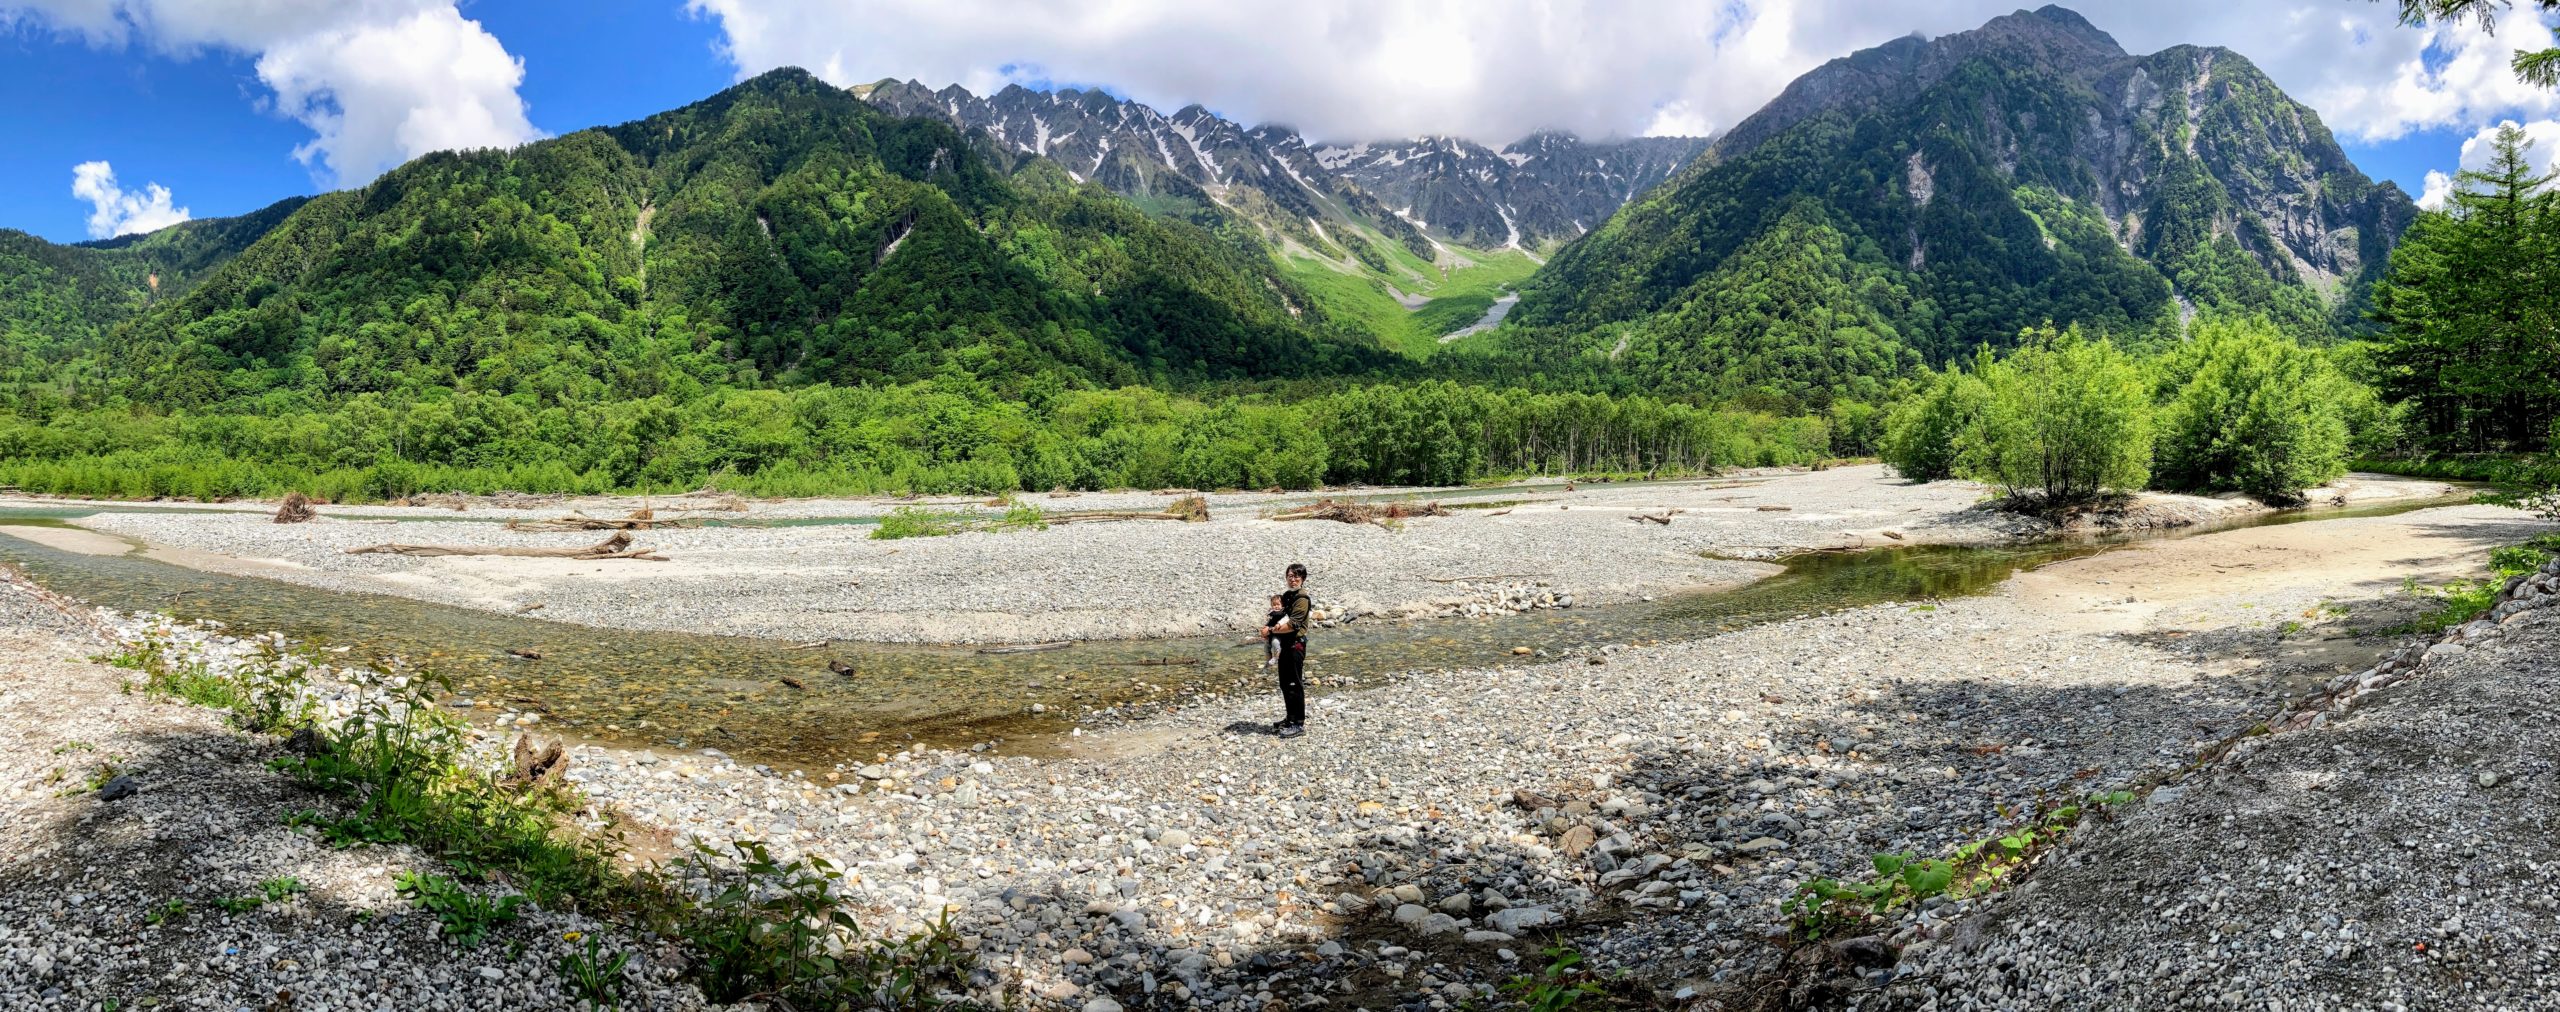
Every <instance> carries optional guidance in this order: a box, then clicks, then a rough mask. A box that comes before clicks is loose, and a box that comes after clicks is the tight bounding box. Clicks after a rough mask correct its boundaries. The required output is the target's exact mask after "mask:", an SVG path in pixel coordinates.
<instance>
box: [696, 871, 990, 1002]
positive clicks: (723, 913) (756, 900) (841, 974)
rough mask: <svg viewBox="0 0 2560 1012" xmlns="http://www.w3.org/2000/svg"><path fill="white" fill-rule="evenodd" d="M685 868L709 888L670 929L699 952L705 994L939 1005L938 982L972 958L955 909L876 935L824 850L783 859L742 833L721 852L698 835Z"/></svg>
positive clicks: (950, 978)
mask: <svg viewBox="0 0 2560 1012" xmlns="http://www.w3.org/2000/svg"><path fill="white" fill-rule="evenodd" d="M681 872H682V874H683V875H685V876H686V877H688V878H691V879H694V880H698V881H700V882H703V883H704V884H705V885H706V886H707V887H708V889H709V892H708V895H707V896H706V897H705V898H703V899H701V900H700V901H699V902H698V903H695V904H693V905H692V906H691V907H689V908H688V909H686V910H683V911H681V912H680V913H679V915H678V917H677V918H676V921H675V923H673V924H670V925H668V926H667V928H666V929H662V930H661V932H660V933H661V934H669V935H674V936H678V937H682V938H684V939H686V940H687V941H688V942H690V943H692V945H693V946H694V948H695V950H696V951H697V952H698V953H699V954H700V956H699V963H700V965H699V967H698V969H697V973H696V977H695V980H696V982H697V983H698V984H699V985H700V986H701V987H702V991H703V996H704V997H706V998H709V999H711V1000H712V1001H715V1002H734V1001H741V1000H744V999H746V998H747V997H749V996H762V997H764V998H766V999H769V1000H777V1001H779V1002H780V1003H783V1004H787V1005H789V1006H791V1007H814V1008H833V1007H837V1006H842V1005H855V1006H865V1007H869V1006H877V1007H884V1008H916V1007H933V1006H936V1005H939V1004H940V1002H939V1001H938V1000H937V999H936V998H935V994H936V990H937V985H948V984H951V983H955V982H957V981H959V980H961V979H962V977H963V975H964V974H965V973H966V969H967V966H968V957H967V954H966V953H965V952H964V951H962V949H961V948H960V943H959V936H958V934H957V933H956V932H954V931H953V930H952V928H951V924H950V920H949V917H948V915H947V914H946V915H945V917H944V918H943V919H942V920H940V921H937V922H936V923H935V924H934V925H933V926H932V927H931V928H928V929H927V930H925V931H923V932H921V933H918V934H915V935H911V936H908V937H906V938H901V939H878V938H873V937H871V936H869V935H867V934H865V932H864V931H863V929H862V926H861V925H860V924H859V923H857V922H856V921H855V920H854V918H853V915H852V914H851V913H848V912H847V911H846V910H845V906H844V899H843V897H842V895H841V894H840V891H839V887H840V885H841V883H842V881H843V873H842V872H840V871H838V870H836V868H835V866H834V865H832V864H829V863H828V862H827V861H826V860H825V859H823V858H817V857H802V858H794V859H790V860H781V859H777V858H775V857H774V856H773V853H772V851H771V850H770V849H768V848H767V847H766V846H765V845H764V844H763V843H761V842H757V841H751V840H741V841H737V842H734V843H732V844H731V845H730V848H729V853H727V854H722V853H720V852H719V851H717V850H714V849H712V848H711V847H709V846H707V845H704V844H701V843H698V842H697V843H696V844H695V853H694V854H693V855H692V856H691V857H689V858H687V859H686V861H685V862H684V864H683V866H682V868H681Z"/></svg>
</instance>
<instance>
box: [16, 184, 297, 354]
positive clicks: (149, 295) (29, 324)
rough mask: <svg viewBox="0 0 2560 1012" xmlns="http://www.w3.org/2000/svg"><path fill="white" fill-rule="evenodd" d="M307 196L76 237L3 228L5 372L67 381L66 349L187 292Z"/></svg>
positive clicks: (88, 343) (90, 342)
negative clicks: (59, 241)
mask: <svg viewBox="0 0 2560 1012" xmlns="http://www.w3.org/2000/svg"><path fill="white" fill-rule="evenodd" d="M304 202H305V198H302V197H294V198H292V199H289V200H285V201H282V202H279V203H277V204H275V205H273V206H270V207H267V208H264V209H262V210H258V211H254V212H251V213H249V214H244V215H241V216H239V217H236V218H204V219H198V220H195V221H188V222H181V223H179V224H176V225H172V226H169V227H168V228H164V229H161V230H159V231H157V232H152V233H150V234H148V235H128V236H120V237H117V238H114V239H106V240H100V241H97V242H85V243H80V244H77V245H71V246H63V245H56V244H54V243H50V242H46V241H44V240H43V239H39V238H36V237H35V236H32V235H28V234H26V233H24V232H18V231H13V230H9V229H0V376H6V377H10V378H15V379H34V378H40V379H42V380H45V381H49V382H67V381H69V379H70V378H69V377H65V376H61V375H59V372H60V369H61V366H62V360H63V359H64V358H66V357H68V356H71V355H75V354H78V353H79V352H80V351H81V350H83V349H87V348H90V347H93V346H95V345H96V344H97V343H98V342H99V341H101V340H102V339H103V338H104V337H105V335H106V334H107V333H108V332H109V331H111V330H113V329H114V328H115V326H116V325H117V324H120V323H123V322H125V321H126V320H129V319H132V318H133V317H135V316H138V315H140V314H141V313H143V312H144V311H145V310H148V309H150V308H152V307H154V306H156V305H159V304H160V303H162V302H165V301H168V300H171V299H175V298H178V297H179V296H182V295H185V294H186V293H187V291H188V290H189V289H191V288H193V287H194V286H195V284H196V283H197V282H198V281H201V280H203V279H204V277H205V276H206V275H207V274H209V273H211V272H212V271H213V269H215V268H217V267H220V266H221V265H222V264H223V262H224V261H227V260H229V259H230V258H231V257H233V256H235V255H237V254H239V252H240V251H241V250H243V249H247V248H248V246H249V244H250V243H253V242H256V241H257V240H258V237H260V236H263V235H265V234H266V233H267V231H268V230H269V229H272V228H274V227H275V226H276V223H277V222H280V221H283V220H284V219H285V217H286V216H287V215H290V214H292V213H293V211H294V209H295V208H298V207H301V206H302V205H303V203H304Z"/></svg>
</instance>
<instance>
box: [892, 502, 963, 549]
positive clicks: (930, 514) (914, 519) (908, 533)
mask: <svg viewBox="0 0 2560 1012" xmlns="http://www.w3.org/2000/svg"><path fill="white" fill-rule="evenodd" d="M967 529H969V514H966V513H950V512H943V511H938V510H929V509H925V508H923V507H921V506H900V507H898V508H897V509H894V510H891V511H889V515H888V516H884V517H881V518H880V526H878V527H874V528H872V529H871V538H872V540H875V541H895V540H898V539H900V538H938V537H942V536H943V535H946V534H958V533H960V532H961V531H964V530H967Z"/></svg>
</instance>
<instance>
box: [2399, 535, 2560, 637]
mask: <svg viewBox="0 0 2560 1012" xmlns="http://www.w3.org/2000/svg"><path fill="white" fill-rule="evenodd" d="M2555 557H2560V534H2544V535H2540V536H2537V537H2535V538H2533V539H2532V540H2529V541H2525V542H2523V543H2520V544H2513V545H2508V546H2506V547H2503V548H2497V549H2492V550H2491V551H2490V552H2489V573H2490V575H2489V576H2488V577H2487V578H2485V579H2479V580H2455V581H2453V582H2451V583H2448V584H2445V585H2444V586H2442V587H2426V586H2422V585H2420V584H2419V583H2418V579H2417V577H2414V576H2412V577H2405V578H2403V579H2402V580H2401V581H2400V589H2401V590H2402V591H2404V592H2406V593H2410V594H2415V595H2418V596H2420V597H2433V598H2435V599H2436V601H2437V602H2438V603H2437V605H2436V608H2435V610H2433V611H2430V612H2428V613H2426V614H2425V615H2421V616H2419V617H2418V619H2417V621H2415V622H2412V623H2410V624H2408V625H2406V626H2402V627H2400V628H2398V629H2394V630H2390V631H2391V632H2402V633H2405V632H2441V631H2443V630H2446V629H2451V628H2453V627H2454V626H2458V625H2461V624H2463V623H2465V622H2469V621H2471V620H2472V619H2475V618H2479V617H2480V616H2482V615H2484V614H2487V613H2488V611H2489V609H2491V608H2494V607H2497V604H2498V591H2499V590H2501V589H2503V588H2504V587H2505V586H2506V582H2507V581H2508V580H2511V579H2514V578H2516V577H2519V576H2523V575H2525V574H2527V573H2531V572H2533V571H2535V570H2538V569H2541V568H2542V567H2543V565H2544V564H2545V563H2548V562H2550V561H2551V560H2552V559H2553V558H2555Z"/></svg>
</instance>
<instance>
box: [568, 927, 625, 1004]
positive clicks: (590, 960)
mask: <svg viewBox="0 0 2560 1012" xmlns="http://www.w3.org/2000/svg"><path fill="white" fill-rule="evenodd" d="M630 962H631V954H630V953H628V952H621V951H615V952H612V953H610V954H608V953H607V952H606V951H605V949H604V941H603V940H602V939H599V938H597V937H595V936H594V935H588V936H586V951H584V952H572V953H570V954H568V955H566V956H562V957H560V963H559V970H560V977H561V979H563V980H565V981H567V982H568V985H569V996H570V997H572V998H575V999H577V1000H578V1002H579V1004H581V1005H583V1006H585V1007H586V1009H587V1012H606V1010H609V1009H616V1008H620V1007H621V1003H622V990H623V983H622V968H623V967H624V966H625V965H628V964H629V963H630Z"/></svg>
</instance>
